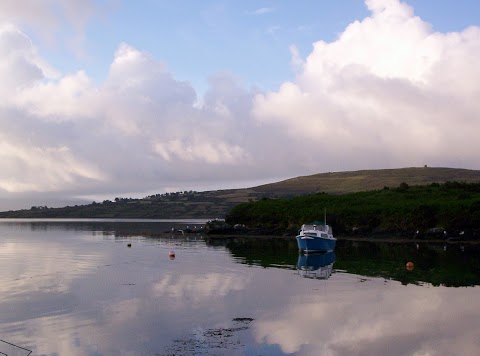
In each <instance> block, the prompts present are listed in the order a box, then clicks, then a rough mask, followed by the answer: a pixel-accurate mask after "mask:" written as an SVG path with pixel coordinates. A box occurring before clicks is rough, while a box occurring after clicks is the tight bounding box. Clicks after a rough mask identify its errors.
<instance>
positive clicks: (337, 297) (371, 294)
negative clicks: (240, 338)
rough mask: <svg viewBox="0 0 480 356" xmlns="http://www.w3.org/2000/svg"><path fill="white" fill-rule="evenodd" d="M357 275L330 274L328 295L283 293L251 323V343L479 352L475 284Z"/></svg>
mask: <svg viewBox="0 0 480 356" xmlns="http://www.w3.org/2000/svg"><path fill="white" fill-rule="evenodd" d="M355 278H356V276H354V275H348V274H336V275H335V277H334V278H333V281H331V280H329V281H328V282H327V283H328V286H327V290H328V292H327V293H325V294H323V293H322V294H319V293H318V292H317V293H315V292H314V293H310V294H305V295H302V296H298V295H297V296H293V297H291V298H289V300H287V301H286V302H285V305H283V307H282V308H279V309H278V313H273V315H274V316H273V317H272V316H271V317H269V318H266V319H261V320H258V321H257V323H256V324H255V335H256V341H257V342H259V343H261V342H265V343H270V344H278V345H280V347H281V349H282V351H283V352H285V353H295V354H300V355H303V354H304V355H318V354H319V352H320V354H323V355H346V354H357V355H376V354H385V352H387V350H388V353H391V354H395V355H413V354H415V355H432V354H458V352H459V350H463V351H462V353H463V354H475V353H476V352H478V350H480V340H479V339H478V335H479V332H480V321H479V320H480V311H479V310H480V308H479V307H480V301H479V300H478V298H477V296H478V288H462V289H454V288H445V287H431V286H429V285H425V286H422V287H419V286H414V285H409V286H403V285H401V284H400V283H398V282H388V283H385V281H384V280H383V279H376V278H374V279H368V280H366V281H363V282H362V283H352V282H353V280H354V279H355ZM359 281H362V280H359ZM345 283H347V284H345ZM346 285H349V286H351V288H348V289H346V288H345V286H346ZM466 300H468V301H469V303H465V301H466ZM459 330H461V332H459ZM465 351H466V352H465Z"/></svg>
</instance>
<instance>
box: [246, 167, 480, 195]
mask: <svg viewBox="0 0 480 356" xmlns="http://www.w3.org/2000/svg"><path fill="white" fill-rule="evenodd" d="M452 181H457V182H465V183H477V182H480V171H478V170H470V169H458V168H431V167H423V168H415V167H412V168H399V169H376V170H362V171H352V172H333V173H319V174H313V175H310V176H302V177H297V178H291V179H287V180H284V181H281V182H277V183H271V184H265V185H262V186H259V187H255V188H252V189H253V190H254V191H255V192H262V193H264V194H281V195H304V194H309V193H318V192H325V193H331V194H345V193H353V192H361V191H369V190H376V189H383V187H397V186H399V185H400V183H403V182H404V183H407V184H408V185H427V184H431V183H445V182H452Z"/></svg>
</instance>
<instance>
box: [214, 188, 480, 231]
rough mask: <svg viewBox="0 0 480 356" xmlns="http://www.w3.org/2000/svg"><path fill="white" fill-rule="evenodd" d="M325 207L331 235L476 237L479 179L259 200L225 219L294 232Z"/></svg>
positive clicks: (234, 225) (233, 226) (233, 225)
mask: <svg viewBox="0 0 480 356" xmlns="http://www.w3.org/2000/svg"><path fill="white" fill-rule="evenodd" d="M325 209H326V212H327V215H326V216H327V223H328V224H329V225H331V226H332V228H333V231H334V233H335V236H343V237H351V238H353V237H355V236H367V237H371V238H386V237H388V238H401V239H405V238H408V239H428V240H480V183H461V182H446V183H444V184H438V183H432V184H430V185H427V186H408V184H406V183H402V184H400V186H398V187H395V188H389V187H384V188H383V189H381V190H374V191H368V192H357V193H350V194H343V195H334V194H325V193H319V194H312V195H307V196H302V197H295V198H290V199H262V200H260V201H257V202H249V203H242V204H239V205H237V206H235V207H234V208H233V209H232V210H231V211H230V212H229V214H228V215H227V217H226V223H227V224H228V225H229V226H230V232H231V233H233V232H234V231H235V230H237V232H238V233H242V230H244V231H243V233H247V234H248V233H249V232H252V231H253V232H254V233H255V230H256V231H257V232H260V235H265V234H269V232H272V233H274V234H284V235H295V234H296V232H297V230H298V229H299V227H300V226H301V225H302V224H303V223H306V222H311V221H323V219H324V211H325ZM210 232H220V230H219V229H210Z"/></svg>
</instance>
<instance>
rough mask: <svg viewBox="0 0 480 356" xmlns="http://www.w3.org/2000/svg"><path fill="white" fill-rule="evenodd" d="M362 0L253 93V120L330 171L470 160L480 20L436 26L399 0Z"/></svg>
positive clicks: (477, 123)
mask: <svg viewBox="0 0 480 356" xmlns="http://www.w3.org/2000/svg"><path fill="white" fill-rule="evenodd" d="M366 4H367V6H368V8H369V10H371V12H372V14H371V15H370V16H369V17H367V18H365V19H363V20H362V21H355V22H353V23H351V24H349V25H348V26H347V27H346V28H345V30H344V31H343V33H341V34H340V35H339V37H338V38H337V39H336V40H335V41H333V42H330V43H327V42H324V41H318V42H316V43H314V45H313V50H312V52H311V53H310V54H309V55H308V56H307V58H306V59H305V60H304V63H302V61H300V60H299V58H298V53H297V52H295V51H293V62H294V63H295V64H296V65H297V66H300V67H301V68H300V71H299V74H298V75H297V77H296V79H295V80H294V81H292V82H286V83H284V84H283V85H282V86H281V87H280V88H279V89H278V90H277V91H274V92H269V93H262V94H258V95H257V97H256V98H255V106H254V111H255V114H256V118H257V120H258V121H259V122H261V123H263V124H269V125H280V126H281V127H283V128H284V129H285V130H286V131H288V132H289V133H290V134H291V139H292V140H296V141H298V142H308V146H306V147H308V149H309V150H310V151H311V152H321V153H322V155H321V162H322V163H323V164H322V165H323V166H324V167H325V168H327V169H328V170H333V169H341V168H362V167H363V168H366V167H372V166H374V167H375V166H376V167H382V166H385V165H386V164H388V165H389V166H393V167H398V166H403V165H421V164H423V163H433V164H442V165H453V166H463V165H466V166H467V167H476V168H478V166H479V161H478V157H477V154H476V152H477V151H478V149H480V142H479V141H478V140H476V139H475V135H476V131H478V129H480V120H478V118H476V115H475V112H478V110H479V109H480V104H479V103H480V101H479V100H478V99H479V94H480V84H479V83H478V80H477V79H476V78H479V75H480V68H479V67H478V66H477V65H475V61H476V58H478V56H479V55H480V28H478V27H470V28H467V29H465V30H464V31H462V32H458V33H446V34H444V33H438V32H434V31H433V30H432V29H431V27H430V25H429V24H428V23H426V22H424V21H423V20H422V19H420V18H419V17H416V16H415V15H414V11H413V9H412V8H411V7H410V6H408V5H407V4H405V3H403V2H400V1H398V0H367V1H366ZM466 143H468V144H466ZM305 156H308V154H307V155H305ZM319 158H320V156H319ZM327 169H325V170H327Z"/></svg>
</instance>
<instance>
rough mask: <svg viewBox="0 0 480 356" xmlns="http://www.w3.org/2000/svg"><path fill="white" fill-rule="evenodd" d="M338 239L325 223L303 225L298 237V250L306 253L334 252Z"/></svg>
mask: <svg viewBox="0 0 480 356" xmlns="http://www.w3.org/2000/svg"><path fill="white" fill-rule="evenodd" d="M336 243H337V239H336V238H334V237H333V232H332V227H331V226H329V225H327V224H325V223H316V222H315V223H311V224H303V225H302V228H301V229H300V231H299V232H298V235H297V244H298V249H299V250H300V251H303V252H305V253H309V252H325V251H333V250H334V249H335V245H336Z"/></svg>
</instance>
